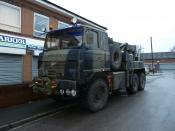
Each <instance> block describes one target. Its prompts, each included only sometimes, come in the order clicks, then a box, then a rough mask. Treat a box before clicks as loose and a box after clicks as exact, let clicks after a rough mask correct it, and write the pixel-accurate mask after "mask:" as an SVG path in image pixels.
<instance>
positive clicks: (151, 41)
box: [150, 37, 154, 74]
mask: <svg viewBox="0 0 175 131" xmlns="http://www.w3.org/2000/svg"><path fill="white" fill-rule="evenodd" d="M150 41H151V55H152V71H153V74H154V54H153V44H152V37H150Z"/></svg>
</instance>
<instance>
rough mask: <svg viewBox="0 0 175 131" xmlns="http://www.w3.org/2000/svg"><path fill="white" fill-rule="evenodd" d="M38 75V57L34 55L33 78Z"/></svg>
mask: <svg viewBox="0 0 175 131" xmlns="http://www.w3.org/2000/svg"><path fill="white" fill-rule="evenodd" d="M36 76H38V57H33V60H32V78H34V77H36Z"/></svg>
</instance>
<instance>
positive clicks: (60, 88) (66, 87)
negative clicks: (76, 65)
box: [32, 77, 78, 97]
mask: <svg viewBox="0 0 175 131" xmlns="http://www.w3.org/2000/svg"><path fill="white" fill-rule="evenodd" d="M32 87H33V92H35V93H37V94H45V95H60V96H65V97H75V96H77V92H78V91H77V82H76V81H73V80H51V79H49V78H47V77H43V78H35V79H34V80H33V84H32Z"/></svg>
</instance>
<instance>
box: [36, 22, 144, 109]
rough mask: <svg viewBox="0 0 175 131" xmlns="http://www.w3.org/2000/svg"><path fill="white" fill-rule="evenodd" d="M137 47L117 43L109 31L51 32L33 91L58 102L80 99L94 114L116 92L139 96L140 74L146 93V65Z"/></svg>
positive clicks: (71, 29) (87, 28)
mask: <svg viewBox="0 0 175 131" xmlns="http://www.w3.org/2000/svg"><path fill="white" fill-rule="evenodd" d="M133 47H135V46H129V45H128V44H122V43H116V42H113V41H112V40H111V39H109V38H108V35H107V33H106V31H105V29H99V28H95V27H90V26H83V25H80V26H79V25H76V26H73V27H69V28H65V29H61V30H54V31H50V32H48V33H47V35H46V39H45V45H44V50H43V53H41V54H40V55H39V61H38V77H37V78H35V79H34V81H33V91H34V92H36V93H42V94H46V95H49V96H52V97H53V98H56V99H57V98H80V99H81V100H82V103H83V105H85V107H87V108H88V109H89V110H90V111H98V110H100V109H102V108H103V107H104V106H105V104H106V103H107V100H108V95H109V94H111V93H112V92H113V91H114V90H118V89H120V88H126V89H127V90H128V91H129V92H131V93H135V92H136V91H137V90H138V87H139V82H138V81H139V79H138V77H139V75H140V74H142V77H143V79H142V80H143V82H142V88H143V89H144V87H143V86H144V84H145V76H143V74H144V65H143V62H141V61H138V60H136V59H135V58H136V57H135V54H136V53H135V49H134V48H133ZM142 66H143V67H142ZM135 72H137V73H135ZM135 81H136V82H135ZM140 85H141V84H140ZM131 87H132V88H131Z"/></svg>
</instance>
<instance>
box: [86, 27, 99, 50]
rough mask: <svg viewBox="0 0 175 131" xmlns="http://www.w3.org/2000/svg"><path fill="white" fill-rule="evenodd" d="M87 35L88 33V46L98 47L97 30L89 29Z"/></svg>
mask: <svg viewBox="0 0 175 131" xmlns="http://www.w3.org/2000/svg"><path fill="white" fill-rule="evenodd" d="M86 35H87V37H86V43H87V46H88V47H90V48H98V35H97V32H94V31H91V30H88V31H87V32H86Z"/></svg>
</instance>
